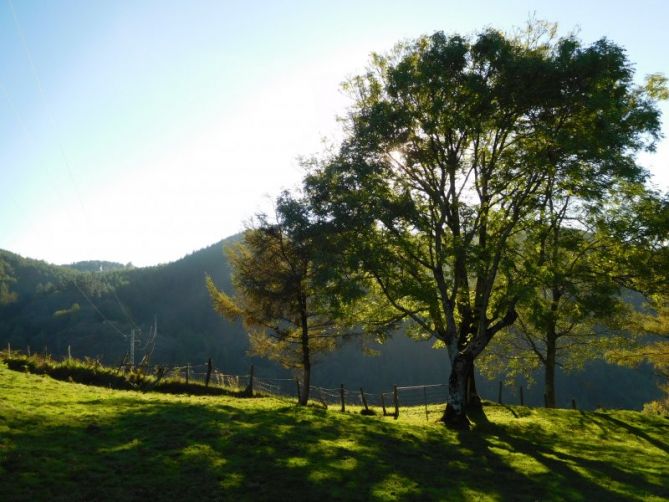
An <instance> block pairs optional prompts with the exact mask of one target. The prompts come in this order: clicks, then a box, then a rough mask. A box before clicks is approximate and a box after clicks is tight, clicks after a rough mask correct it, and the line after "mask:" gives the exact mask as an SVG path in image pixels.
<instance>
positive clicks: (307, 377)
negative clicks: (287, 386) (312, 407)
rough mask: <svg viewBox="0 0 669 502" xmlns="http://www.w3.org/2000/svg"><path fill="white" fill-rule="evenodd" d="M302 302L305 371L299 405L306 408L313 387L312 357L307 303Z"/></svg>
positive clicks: (303, 363)
mask: <svg viewBox="0 0 669 502" xmlns="http://www.w3.org/2000/svg"><path fill="white" fill-rule="evenodd" d="M301 300H302V312H301V313H300V324H301V326H302V340H301V341H302V369H303V370H304V374H303V375H304V377H303V378H304V382H303V383H302V395H301V396H300V402H299V404H300V405H301V406H306V405H307V403H308V402H309V387H310V386H311V357H310V354H309V324H308V319H307V312H306V307H305V305H306V301H305V300H304V298H301Z"/></svg>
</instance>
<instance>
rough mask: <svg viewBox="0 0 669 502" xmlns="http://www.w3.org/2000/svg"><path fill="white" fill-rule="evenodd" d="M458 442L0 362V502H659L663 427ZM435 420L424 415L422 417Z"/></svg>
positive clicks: (485, 428)
mask: <svg viewBox="0 0 669 502" xmlns="http://www.w3.org/2000/svg"><path fill="white" fill-rule="evenodd" d="M485 412H486V415H487V420H485V421H479V422H478V423H477V425H476V427H475V428H474V429H473V430H472V431H470V432H468V433H456V432H452V431H448V430H446V429H445V428H443V427H442V426H440V425H439V424H436V423H428V422H426V421H425V417H424V415H423V416H422V417H421V415H420V414H419V413H417V414H415V415H414V417H415V418H411V417H404V416H400V419H399V420H397V421H396V420H393V419H392V418H391V417H385V418H384V417H381V416H378V415H377V416H372V417H368V416H361V415H359V414H356V413H345V414H342V413H339V412H337V411H332V410H330V411H326V410H322V409H319V408H308V409H300V408H297V407H296V406H294V405H293V404H292V403H289V402H284V401H281V400H277V399H272V398H256V399H241V398H235V397H231V396H198V397H194V396H185V395H176V396H174V395H167V394H158V393H138V392H133V391H121V390H109V389H104V388H100V387H88V386H84V385H80V384H75V383H67V382H61V381H56V380H53V379H52V378H50V377H48V376H42V375H32V374H26V373H22V372H16V371H10V370H9V369H8V368H7V367H6V366H5V365H4V364H2V363H0V499H2V500H3V501H5V500H6V501H13V500H31V501H32V500H124V501H126V500H139V499H150V500H184V501H185V500H189V499H191V498H194V497H198V498H200V497H206V499H208V500H292V501H298V500H318V499H320V500H584V501H585V500H587V501H591V500H606V501H608V500H658V501H659V500H666V499H668V498H669V420H667V419H665V418H660V417H652V416H647V415H642V414H640V413H637V412H631V411H606V412H594V413H586V412H580V411H573V410H543V409H530V408H523V407H507V406H488V407H486V410H485ZM435 418H436V417H435Z"/></svg>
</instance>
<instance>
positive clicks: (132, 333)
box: [130, 329, 135, 369]
mask: <svg viewBox="0 0 669 502" xmlns="http://www.w3.org/2000/svg"><path fill="white" fill-rule="evenodd" d="M130 367H131V368H133V369H134V368H135V330H134V329H131V330H130Z"/></svg>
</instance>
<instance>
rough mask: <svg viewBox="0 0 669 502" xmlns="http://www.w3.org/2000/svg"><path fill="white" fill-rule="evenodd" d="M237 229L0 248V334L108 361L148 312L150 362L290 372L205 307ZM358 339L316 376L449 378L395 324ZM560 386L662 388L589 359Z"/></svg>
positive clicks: (585, 398) (619, 400)
mask: <svg viewBox="0 0 669 502" xmlns="http://www.w3.org/2000/svg"><path fill="white" fill-rule="evenodd" d="M239 239H240V236H239V235H235V236H232V237H229V238H227V239H225V240H223V241H220V242H218V243H216V244H214V245H212V246H209V247H207V248H204V249H201V250H199V251H197V252H194V253H192V254H190V255H188V256H186V257H184V258H182V259H180V260H178V261H175V262H173V263H169V264H166V265H160V266H155V267H145V268H133V267H130V266H124V265H121V264H118V263H111V262H103V261H89V262H80V263H76V264H73V265H67V266H57V265H50V264H47V263H45V262H43V261H38V260H32V259H29V258H23V257H21V256H18V255H16V254H14V253H11V252H9V251H2V250H0V344H2V346H6V344H7V343H8V342H10V343H11V345H12V346H13V347H14V348H16V349H20V350H24V351H25V350H27V347H28V346H30V349H31V350H32V351H43V350H47V351H48V352H49V353H51V354H54V355H56V356H62V355H64V354H66V353H67V347H68V346H70V347H71V352H72V355H73V356H77V357H84V356H89V357H99V358H100V359H101V360H103V361H104V362H105V363H107V364H110V365H113V364H119V363H120V362H121V361H122V360H123V357H124V356H125V355H126V353H127V352H128V350H129V346H130V339H129V336H128V335H129V333H130V331H131V329H135V330H137V332H138V333H140V332H141V333H140V334H139V335H138V336H137V340H138V344H137V346H136V353H137V357H136V360H139V359H140V358H141V357H142V355H143V354H144V353H145V351H147V350H149V349H150V347H151V344H150V343H149V342H150V340H148V334H149V332H150V327H151V326H152V325H153V323H154V319H155V321H156V322H157V325H158V336H157V338H156V339H155V350H154V351H153V355H152V362H155V363H163V364H185V363H186V362H190V363H192V364H202V363H204V362H205V361H206V360H207V358H209V357H211V358H212V359H213V362H214V365H215V366H216V367H217V368H219V369H221V370H222V371H224V372H226V373H232V374H242V373H246V372H247V371H248V368H249V366H250V365H251V364H254V365H255V367H256V373H257V374H259V375H263V376H290V375H289V373H287V372H286V370H284V369H282V368H280V367H278V366H277V365H275V364H274V363H272V362H270V361H266V360H262V359H252V358H250V357H248V356H247V355H246V351H247V350H248V339H247V337H246V334H245V332H244V330H243V329H242V327H241V326H240V325H239V324H236V323H229V322H227V321H225V320H224V319H222V318H221V317H220V316H219V315H217V314H216V313H215V312H214V311H213V310H212V308H211V303H210V300H209V296H208V294H207V290H206V288H205V286H204V277H205V274H209V275H211V276H212V278H213V279H214V281H215V282H216V284H217V285H218V287H219V288H221V289H223V290H224V291H227V292H231V284H230V269H229V266H228V263H227V261H226V258H225V255H224V254H223V248H224V246H226V245H228V244H231V243H234V242H237V241H238V240H239ZM100 267H102V270H100ZM364 343H365V345H369V344H370V342H369V341H366V342H364ZM493 343H494V342H493ZM362 345H363V341H362V340H360V339H355V340H350V341H348V342H346V343H345V344H344V346H343V347H342V348H341V349H340V350H338V351H336V352H335V353H332V354H329V355H327V356H324V357H323V358H322V360H321V361H319V362H318V364H317V365H316V367H315V368H314V384H315V385H322V386H326V387H335V386H339V384H340V383H344V384H345V385H347V386H348V387H351V388H357V387H360V386H363V387H364V388H365V390H368V391H370V392H379V391H382V390H389V389H390V388H391V386H392V385H393V384H398V385H414V384H425V383H428V384H430V383H444V382H447V381H448V376H449V365H448V361H447V358H446V355H445V353H444V352H443V351H441V350H434V349H432V344H431V343H429V342H415V341H412V340H409V339H408V338H407V337H405V336H403V335H401V334H396V335H394V336H392V337H391V338H390V340H389V341H388V342H387V343H385V344H384V345H378V344H374V343H371V345H372V346H371V347H364V348H368V349H369V348H371V349H374V350H377V351H378V352H379V355H378V356H377V357H369V356H366V355H364V352H368V351H363V350H362V349H363V346H362ZM537 381H538V382H541V381H542V380H541V378H538V379H537ZM557 390H558V399H559V402H560V404H562V405H563V406H564V405H566V404H567V403H568V402H569V401H570V400H571V399H572V398H575V399H576V400H577V403H578V405H579V406H582V407H585V408H592V407H595V406H597V405H602V406H605V407H609V408H640V407H641V405H642V404H643V403H644V402H647V401H650V400H652V399H655V398H657V396H658V395H659V391H658V390H657V388H656V386H655V383H654V381H653V376H652V374H651V372H650V371H649V370H641V371H639V370H630V369H626V368H618V367H612V366H609V365H606V364H604V363H602V362H594V363H592V364H590V365H588V367H587V369H586V371H585V372H581V373H577V374H574V375H570V376H564V375H559V376H558V389H557ZM479 391H480V392H481V394H482V395H483V396H484V397H487V398H489V399H496V397H497V383H496V382H487V381H485V380H483V379H482V378H480V379H479ZM512 393H514V394H512ZM525 398H526V402H528V403H530V404H536V405H539V404H541V403H542V402H543V391H542V390H541V386H540V385H536V386H534V387H533V388H532V389H530V390H529V391H528V390H526V392H525ZM504 399H505V401H507V402H516V401H517V400H518V398H517V389H515V388H514V389H505V391H504Z"/></svg>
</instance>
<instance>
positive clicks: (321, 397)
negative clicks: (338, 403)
mask: <svg viewBox="0 0 669 502" xmlns="http://www.w3.org/2000/svg"><path fill="white" fill-rule="evenodd" d="M318 400H319V401H320V402H321V404H322V405H323V406H324V407H325V409H326V410H327V409H328V403H327V402H326V401H325V399H324V398H323V389H322V388H321V387H318Z"/></svg>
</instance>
